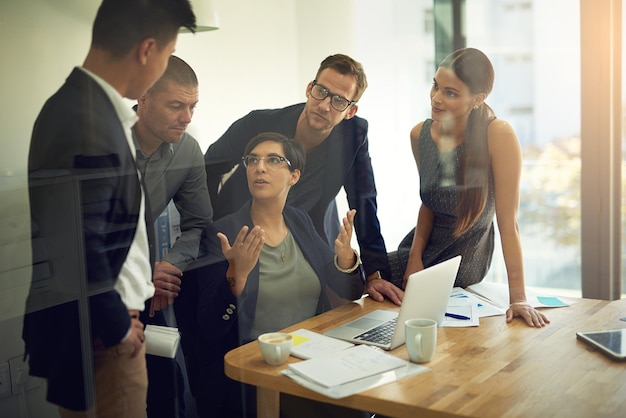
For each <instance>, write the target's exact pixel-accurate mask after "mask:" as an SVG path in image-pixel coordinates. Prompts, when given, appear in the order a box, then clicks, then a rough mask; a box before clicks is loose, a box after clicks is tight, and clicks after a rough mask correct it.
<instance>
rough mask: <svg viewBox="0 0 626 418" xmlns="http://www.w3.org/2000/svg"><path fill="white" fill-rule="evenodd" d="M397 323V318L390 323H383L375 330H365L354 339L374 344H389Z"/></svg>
mask: <svg viewBox="0 0 626 418" xmlns="http://www.w3.org/2000/svg"><path fill="white" fill-rule="evenodd" d="M397 323H398V318H397V317H396V318H394V319H392V320H390V321H387V322H385V323H384V324H380V325H379V326H377V327H375V328H372V329H370V330H367V331H365V332H364V333H362V334H359V335H357V336H356V337H354V338H355V339H356V340H361V341H367V342H370V343H376V344H383V345H387V344H391V337H393V332H394V331H395V329H396V324H397Z"/></svg>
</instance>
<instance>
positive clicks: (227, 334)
mask: <svg viewBox="0 0 626 418" xmlns="http://www.w3.org/2000/svg"><path fill="white" fill-rule="evenodd" d="M283 215H284V218H285V223H286V225H287V227H288V228H289V230H290V231H291V234H292V235H293V237H294V239H295V241H296V243H297V244H298V246H299V247H300V250H301V251H302V253H303V255H304V257H305V258H306V259H307V261H308V262H309V264H310V265H311V267H312V268H313V270H314V271H315V273H316V274H317V277H318V279H319V281H320V284H321V288H322V292H321V294H320V299H319V303H318V306H317V313H318V314H319V313H322V312H325V311H327V310H329V309H331V308H333V307H334V305H333V303H332V302H331V298H329V294H328V292H329V289H330V291H331V292H332V293H334V295H335V296H333V299H332V300H335V301H336V299H334V298H336V296H339V297H340V298H343V299H345V300H354V299H358V298H360V297H361V295H362V292H363V287H364V282H365V277H364V275H363V270H362V268H361V267H359V268H358V269H357V270H355V271H354V272H353V273H350V274H346V273H341V272H340V271H339V270H337V268H336V267H335V265H334V262H333V260H334V252H333V250H332V249H331V248H330V247H329V246H328V244H326V242H324V241H323V240H322V239H321V238H320V237H319V236H318V235H317V234H315V233H312V231H313V224H312V222H311V218H310V217H309V215H308V214H307V213H306V212H304V211H302V210H300V209H296V208H293V207H290V206H286V207H285V209H284V211H283ZM244 225H248V226H250V227H252V225H253V222H252V219H251V217H250V202H248V203H246V204H244V205H243V207H242V208H240V209H239V210H238V211H237V212H235V213H233V214H231V215H229V216H226V217H224V218H222V219H220V220H218V221H216V222H215V223H214V225H213V226H212V227H211V228H210V229H209V231H210V232H209V235H208V236H207V238H206V239H205V241H204V243H205V245H204V248H207V247H208V248H209V250H208V251H209V252H210V253H211V254H210V256H209V257H212V260H217V261H214V262H211V263H210V264H208V265H205V266H204V267H201V268H199V269H196V270H194V271H193V273H191V274H190V272H186V273H185V276H184V279H183V280H184V282H183V283H184V285H183V286H182V289H181V292H180V295H179V297H178V298H177V300H176V302H175V308H177V305H186V306H189V304H190V301H189V299H190V298H194V297H195V296H197V299H196V302H195V303H197V310H196V318H195V321H196V324H195V326H196V327H197V329H196V330H195V332H194V331H193V330H188V329H186V324H185V323H184V319H183V320H182V321H181V319H182V318H179V317H178V316H177V320H178V324H179V327H182V335H183V338H182V342H183V349H185V350H186V356H187V353H189V352H190V351H191V350H193V352H194V353H195V356H196V357H197V358H196V359H192V361H193V363H192V368H195V370H192V373H191V377H190V385H191V387H192V390H193V393H194V396H195V398H196V401H197V403H198V407H199V410H200V411H201V415H202V416H221V415H216V414H217V412H215V411H214V410H212V408H219V407H222V406H225V405H224V404H226V403H229V402H230V403H231V405H232V403H233V402H240V401H239V400H236V399H237V393H238V391H239V390H238V389H236V388H237V387H238V384H236V383H235V382H233V381H231V380H230V379H228V378H227V377H226V376H225V374H224V355H225V354H226V353H227V352H228V351H229V350H231V349H233V348H235V347H238V346H239V345H241V344H245V343H247V342H249V341H250V340H251V335H250V334H251V331H252V325H253V322H254V314H255V310H256V302H257V297H258V290H259V264H258V263H257V265H256V266H255V268H254V269H253V270H252V272H251V273H250V275H249V276H248V281H247V283H246V286H245V288H244V291H243V293H242V295H241V296H240V297H239V298H236V297H235V296H233V294H232V292H231V291H230V287H229V286H228V282H227V281H226V270H227V268H228V262H227V261H225V260H224V259H223V256H221V249H220V245H219V241H218V240H217V238H215V233H216V232H217V231H219V232H222V233H224V234H226V236H227V237H229V239H230V240H231V242H232V240H233V239H234V237H235V236H236V235H237V233H238V232H239V231H240V229H241V227H243V226H244ZM218 251H219V254H220V255H217V254H216V253H217V252H218ZM344 302H345V301H344ZM191 303H193V302H191ZM177 315H178V311H177ZM191 333H194V334H196V335H195V344H196V346H195V348H193V349H192V348H190V347H189V346H190V344H188V343H189V340H187V341H185V338H186V337H189V336H190V334H191ZM186 359H187V357H186ZM187 366H188V369H189V368H190V367H189V366H190V365H189V364H188V365H187ZM233 398H234V399H235V400H233ZM208 411H212V412H208ZM222 412H223V413H224V411H223V410H222ZM225 416H226V415H225Z"/></svg>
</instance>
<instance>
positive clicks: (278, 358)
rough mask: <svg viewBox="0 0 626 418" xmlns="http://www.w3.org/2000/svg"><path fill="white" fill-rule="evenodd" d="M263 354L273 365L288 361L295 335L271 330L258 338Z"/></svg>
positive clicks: (266, 360) (267, 361)
mask: <svg viewBox="0 0 626 418" xmlns="http://www.w3.org/2000/svg"><path fill="white" fill-rule="evenodd" d="M258 341H259V347H260V348H261V354H262V355H263V359H265V362H266V363H267V364H269V365H271V366H278V365H280V364H283V363H284V362H285V361H287V357H289V354H290V353H291V343H292V341H293V337H292V336H291V335H290V334H287V333H284V332H269V333H267V334H263V335H260V336H259V338H258Z"/></svg>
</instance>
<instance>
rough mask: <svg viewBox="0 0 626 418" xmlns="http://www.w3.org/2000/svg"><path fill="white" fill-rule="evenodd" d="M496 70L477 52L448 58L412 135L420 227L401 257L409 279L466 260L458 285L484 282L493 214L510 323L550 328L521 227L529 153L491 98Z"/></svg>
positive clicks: (409, 237)
mask: <svg viewBox="0 0 626 418" xmlns="http://www.w3.org/2000/svg"><path fill="white" fill-rule="evenodd" d="M493 80H494V71H493V67H492V65H491V62H490V61H489V58H487V56H486V55H485V54H483V53H482V52H481V51H479V50H477V49H474V48H464V49H460V50H457V51H455V52H453V53H452V54H450V55H449V56H447V57H446V58H444V60H443V61H442V62H441V64H440V65H439V68H438V69H437V72H436V73H435V76H434V78H433V86H432V89H431V91H430V102H431V107H432V113H431V117H430V118H429V119H426V120H425V121H423V122H420V123H418V124H417V125H416V126H415V127H414V128H413V129H412V130H411V147H412V149H413V154H414V157H415V162H416V163H417V168H418V171H419V174H420V196H421V198H422V204H421V207H420V209H419V214H418V219H417V225H416V228H415V229H414V230H413V231H412V232H411V233H409V235H407V237H406V238H405V239H404V240H403V242H402V243H401V244H400V247H399V249H398V253H397V256H398V257H399V259H400V260H402V263H400V264H401V265H405V266H406V268H405V269H404V271H403V272H399V274H400V275H402V273H404V276H403V284H404V285H406V280H407V278H408V276H409V275H410V274H411V273H413V272H416V271H419V270H422V269H424V268H425V267H429V266H432V265H433V264H437V263H439V262H442V261H445V260H447V259H449V258H452V257H454V256H457V255H461V256H462V261H461V266H460V268H459V272H458V274H457V277H456V282H455V286H459V287H467V286H469V285H472V284H474V283H478V282H480V281H481V280H482V279H483V278H484V277H485V275H486V274H487V271H488V270H489V266H490V264H491V258H492V255H493V251H494V222H493V220H494V215H495V217H496V218H497V220H498V228H499V232H500V237H501V238H500V239H501V244H502V252H503V255H504V261H505V264H506V270H507V276H508V283H509V297H510V306H509V308H508V310H507V312H506V320H507V322H510V321H511V320H512V319H513V318H514V317H520V318H522V319H523V320H524V321H525V322H526V323H527V324H528V325H529V326H533V327H543V326H545V325H546V323H548V322H549V321H548V319H547V318H546V317H545V315H543V314H542V313H540V312H539V311H537V310H536V309H534V308H533V307H532V306H531V305H530V304H529V303H528V302H527V301H526V292H525V286H524V269H523V262H522V247H521V240H520V234H519V227H518V225H517V211H518V206H519V194H520V176H521V170H522V150H521V147H520V144H519V140H518V139H517V136H516V134H515V132H514V130H513V128H512V127H511V126H510V125H509V124H508V123H507V122H505V121H503V120H500V119H496V117H495V114H494V112H493V110H492V109H491V107H489V106H488V105H487V103H485V99H486V98H487V96H488V95H489V93H490V92H491V88H492V86H493Z"/></svg>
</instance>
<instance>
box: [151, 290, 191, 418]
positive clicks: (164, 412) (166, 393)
mask: <svg viewBox="0 0 626 418" xmlns="http://www.w3.org/2000/svg"><path fill="white" fill-rule="evenodd" d="M149 308H150V300H148V301H147V303H146V309H145V310H144V311H143V312H142V313H141V316H140V320H141V322H143V323H144V325H148V324H151V325H162V326H167V325H175V324H176V322H175V319H173V313H172V312H173V311H172V310H171V308H168V309H166V310H165V313H164V311H157V312H155V315H154V316H153V317H149V316H148V312H149ZM166 316H167V320H166ZM170 316H171V318H170ZM146 368H147V369H148V399H147V415H148V418H184V417H185V379H184V377H183V373H182V370H181V367H180V364H179V363H178V361H176V359H171V358H166V357H159V356H153V355H150V354H148V355H146Z"/></svg>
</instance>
